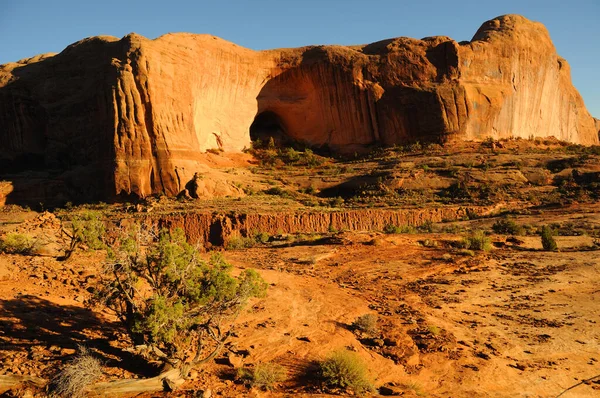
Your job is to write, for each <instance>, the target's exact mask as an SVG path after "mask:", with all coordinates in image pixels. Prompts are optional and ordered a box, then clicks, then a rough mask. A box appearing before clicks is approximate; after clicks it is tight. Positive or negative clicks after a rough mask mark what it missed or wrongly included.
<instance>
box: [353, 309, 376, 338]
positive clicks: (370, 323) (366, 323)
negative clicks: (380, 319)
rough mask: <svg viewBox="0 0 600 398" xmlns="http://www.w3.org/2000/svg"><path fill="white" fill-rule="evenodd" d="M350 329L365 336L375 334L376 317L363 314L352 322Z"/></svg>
mask: <svg viewBox="0 0 600 398" xmlns="http://www.w3.org/2000/svg"><path fill="white" fill-rule="evenodd" d="M352 328H353V329H354V330H358V331H361V332H364V333H367V334H375V333H377V330H378V328H377V315H375V314H364V315H361V316H359V317H358V318H356V319H355V320H354V322H352Z"/></svg>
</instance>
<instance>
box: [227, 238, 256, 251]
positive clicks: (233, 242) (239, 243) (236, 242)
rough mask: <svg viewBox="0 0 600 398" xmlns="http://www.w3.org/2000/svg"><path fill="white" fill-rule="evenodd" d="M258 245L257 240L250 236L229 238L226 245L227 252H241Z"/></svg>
mask: <svg viewBox="0 0 600 398" xmlns="http://www.w3.org/2000/svg"><path fill="white" fill-rule="evenodd" d="M255 245H256V240H255V239H254V238H251V237H249V236H241V235H233V236H231V237H230V238H229V240H228V241H227V243H226V244H225V249H226V250H241V249H248V248H250V247H254V246H255Z"/></svg>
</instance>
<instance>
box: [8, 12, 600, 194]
mask: <svg viewBox="0 0 600 398" xmlns="http://www.w3.org/2000/svg"><path fill="white" fill-rule="evenodd" d="M277 134H281V135H282V136H285V137H290V138H293V139H297V140H303V141H306V142H308V143H310V144H313V145H323V144H327V145H329V146H330V147H332V148H334V149H338V150H353V148H354V147H356V146H365V145H369V144H373V143H383V144H394V143H398V144H403V143H405V142H409V141H411V140H420V141H427V140H437V139H446V138H454V139H483V138H485V137H494V138H501V137H508V136H517V137H530V136H534V137H545V136H555V137H557V138H559V139H562V140H566V141H570V142H574V143H581V144H597V143H598V134H597V127H596V126H595V123H594V119H593V118H592V117H591V116H590V115H589V113H588V112H587V110H586V109H585V107H584V105H583V102H582V99H581V97H580V96H579V94H578V93H577V91H576V90H575V89H574V87H573V86H572V84H571V81H570V76H569V67H568V65H567V63H566V61H564V60H563V59H561V58H560V57H558V55H556V51H555V49H554V46H553V44H552V42H551V41H550V38H549V35H548V32H547V31H546V29H545V28H544V27H543V26H542V25H541V24H539V23H535V22H531V21H529V20H527V19H525V18H523V17H520V16H514V15H509V16H503V17H499V18H496V19H494V20H492V21H488V22H486V23H485V24H484V25H483V26H482V27H481V28H480V29H479V31H478V32H477V33H476V34H475V36H474V37H473V40H472V41H471V42H468V43H460V44H459V43H457V42H455V41H453V40H452V39H450V38H447V37H432V38H425V39H422V40H417V39H410V38H397V39H391V40H385V41H381V42H377V43H373V44H369V45H365V46H354V47H342V46H313V47H304V48H298V49H283V50H270V51H261V52H256V51H252V50H249V49H245V48H242V47H239V46H236V45H235V44H232V43H229V42H226V41H224V40H221V39H218V38H216V37H213V36H209V35H191V34H169V35H165V36H162V37H160V38H158V39H156V40H148V39H145V38H143V37H141V36H139V35H135V34H131V35H128V36H126V37H124V38H123V39H121V40H119V39H117V38H113V37H95V38H90V39H85V40H82V41H80V42H78V43H75V44H73V45H71V46H69V47H68V48H67V49H65V50H64V51H63V52H61V53H60V54H57V55H45V56H38V57H34V58H32V59H28V60H24V61H20V62H18V63H11V64H6V65H2V66H0V166H1V167H2V170H3V171H4V173H7V172H9V173H18V172H22V171H23V170H32V169H38V170H43V171H44V172H45V173H48V170H56V172H55V173H54V174H52V175H51V177H52V178H53V179H54V180H55V181H58V182H57V184H59V185H60V184H62V185H63V187H64V190H65V191H67V192H68V195H70V196H71V197H75V198H79V199H110V198H112V197H114V196H115V195H119V194H125V195H130V194H132V195H136V196H142V197H143V196H146V195H149V194H152V193H162V192H164V193H166V194H168V195H175V194H177V193H178V192H180V191H181V190H182V189H183V188H184V186H185V184H186V183H187V182H188V181H189V180H190V179H191V178H192V176H193V175H194V172H195V171H197V169H198V164H199V163H198V162H199V160H198V155H199V154H200V153H202V152H204V151H206V150H207V149H210V148H217V147H220V148H222V149H224V150H226V151H240V150H241V149H242V148H244V147H247V146H249V145H250V140H251V138H261V137H268V136H269V135H277ZM17 188H18V187H17ZM17 190H18V189H17Z"/></svg>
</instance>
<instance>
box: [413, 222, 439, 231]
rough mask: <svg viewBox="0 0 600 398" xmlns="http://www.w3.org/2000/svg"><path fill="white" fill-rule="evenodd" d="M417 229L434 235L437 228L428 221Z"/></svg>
mask: <svg viewBox="0 0 600 398" xmlns="http://www.w3.org/2000/svg"><path fill="white" fill-rule="evenodd" d="M417 229H418V230H419V231H421V232H426V233H432V232H435V229H436V228H435V224H434V223H433V222H432V221H430V220H427V221H425V222H424V223H423V224H421V225H419V227H418V228H417Z"/></svg>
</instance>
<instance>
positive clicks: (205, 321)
mask: <svg viewBox="0 0 600 398" xmlns="http://www.w3.org/2000/svg"><path fill="white" fill-rule="evenodd" d="M231 269H232V266H231V265H230V264H229V263H227V262H226V261H225V259H224V258H223V256H222V255H221V254H219V253H216V254H213V255H212V256H211V258H210V260H209V261H203V260H202V259H201V258H200V253H199V251H198V250H197V248H195V247H194V246H192V245H190V244H188V243H187V242H186V239H185V234H184V232H183V230H181V229H179V228H178V229H175V230H174V231H173V232H170V231H168V230H162V231H161V232H160V233H159V234H154V233H152V232H151V231H146V230H144V229H142V228H141V227H139V226H136V227H134V228H132V229H131V230H130V231H128V233H127V234H124V236H122V237H121V238H120V240H119V242H118V243H115V244H114V245H113V248H112V250H111V251H110V252H109V256H108V264H107V267H106V270H105V272H104V274H103V275H102V280H101V282H100V286H101V289H100V290H99V291H97V292H96V300H97V302H98V303H100V304H103V305H104V306H106V307H107V308H108V309H109V310H112V311H113V312H114V313H115V314H116V315H117V316H118V318H119V319H120V320H121V322H122V323H123V325H124V326H125V327H126V329H127V332H128V333H129V336H130V338H131V340H132V342H133V344H134V345H136V346H137V345H146V347H148V348H149V350H148V352H149V353H150V354H151V355H153V356H154V357H155V358H156V359H159V360H162V361H164V362H167V363H169V364H171V365H172V366H183V364H184V363H185V366H189V367H193V366H196V365H200V364H202V363H205V362H207V361H209V360H211V359H213V358H214V357H215V356H216V355H217V354H218V353H219V352H220V351H221V350H222V348H223V346H224V345H225V343H226V341H227V340H228V338H229V336H230V334H231V332H232V327H233V324H234V322H235V319H236V317H237V315H238V314H239V313H240V311H241V310H242V308H243V307H244V306H245V304H246V303H247V301H248V300H249V299H250V298H251V297H260V296H263V295H264V294H265V292H266V287H267V285H266V283H265V282H264V281H263V280H262V278H261V277H260V275H259V274H258V273H257V272H256V271H254V270H252V269H247V270H245V271H244V272H242V273H241V274H239V276H237V277H234V276H232V275H231Z"/></svg>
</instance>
